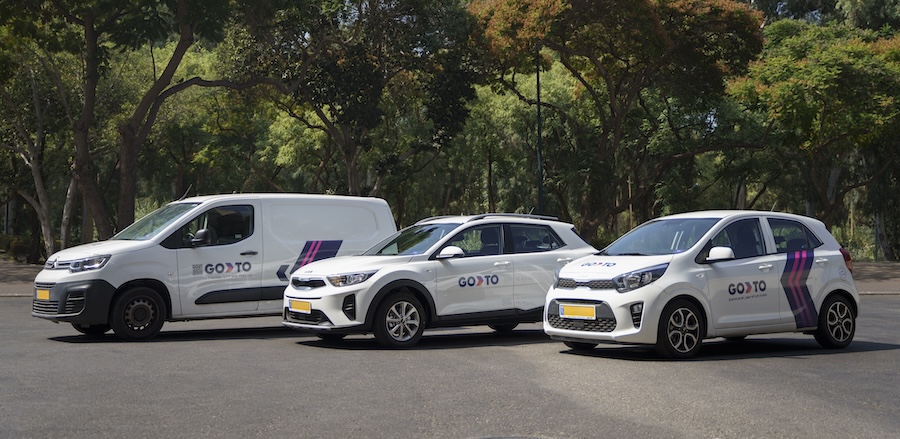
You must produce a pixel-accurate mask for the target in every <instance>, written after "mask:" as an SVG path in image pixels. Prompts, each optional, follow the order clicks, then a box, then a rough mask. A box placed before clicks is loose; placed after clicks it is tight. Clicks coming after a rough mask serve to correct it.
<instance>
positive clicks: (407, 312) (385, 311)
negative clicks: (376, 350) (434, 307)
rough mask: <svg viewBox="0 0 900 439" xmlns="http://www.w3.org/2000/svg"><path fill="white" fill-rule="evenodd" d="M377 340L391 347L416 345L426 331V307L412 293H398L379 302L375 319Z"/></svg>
mask: <svg viewBox="0 0 900 439" xmlns="http://www.w3.org/2000/svg"><path fill="white" fill-rule="evenodd" d="M373 329H374V331H373V332H374V333H375V340H376V341H377V342H378V344H380V345H382V346H384V347H386V348H391V349H402V348H409V347H412V346H414V345H415V344H416V343H418V342H419V339H420V338H422V333H423V332H425V308H423V307H422V303H421V302H419V299H416V297H415V296H413V295H412V294H410V293H406V292H404V293H397V294H392V295H390V296H388V297H386V298H385V299H384V300H382V301H381V303H380V304H378V308H377V310H376V311H375V321H374V328H373Z"/></svg>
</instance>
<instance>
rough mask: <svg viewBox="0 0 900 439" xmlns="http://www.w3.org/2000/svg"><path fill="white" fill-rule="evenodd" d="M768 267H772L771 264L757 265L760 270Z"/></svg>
mask: <svg viewBox="0 0 900 439" xmlns="http://www.w3.org/2000/svg"><path fill="white" fill-rule="evenodd" d="M770 268H772V264H762V265H760V266H759V269H760V270H762V271H766V270H768V269H770Z"/></svg>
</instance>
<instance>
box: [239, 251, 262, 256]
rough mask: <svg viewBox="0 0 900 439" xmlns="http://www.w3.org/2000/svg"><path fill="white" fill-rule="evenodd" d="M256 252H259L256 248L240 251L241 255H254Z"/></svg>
mask: <svg viewBox="0 0 900 439" xmlns="http://www.w3.org/2000/svg"><path fill="white" fill-rule="evenodd" d="M257 254H259V252H258V251H256V250H247V251H245V252H241V256H256V255H257Z"/></svg>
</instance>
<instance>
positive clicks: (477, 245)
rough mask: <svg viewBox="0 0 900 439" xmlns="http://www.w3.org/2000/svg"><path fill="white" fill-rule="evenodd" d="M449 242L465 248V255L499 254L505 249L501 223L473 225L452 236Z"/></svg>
mask: <svg viewBox="0 0 900 439" xmlns="http://www.w3.org/2000/svg"><path fill="white" fill-rule="evenodd" d="M448 244H449V245H455V246H457V247H459V248H461V249H463V251H464V252H465V257H469V256H489V255H499V254H500V253H502V249H503V245H502V240H501V233H500V225H499V224H491V225H487V226H478V227H472V228H471V229H468V230H465V231H463V232H462V233H459V234H458V235H456V236H454V237H453V238H451V239H450V241H449V242H448Z"/></svg>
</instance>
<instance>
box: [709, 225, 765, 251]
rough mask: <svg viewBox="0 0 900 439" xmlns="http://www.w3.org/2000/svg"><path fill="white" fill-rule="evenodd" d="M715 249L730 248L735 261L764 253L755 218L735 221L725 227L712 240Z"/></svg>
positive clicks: (760, 232) (763, 244)
mask: <svg viewBox="0 0 900 439" xmlns="http://www.w3.org/2000/svg"><path fill="white" fill-rule="evenodd" d="M712 245H713V246H715V247H730V248H731V250H732V251H734V257H735V259H741V258H752V257H755V256H762V255H763V254H764V253H765V241H764V240H763V235H762V231H761V230H760V228H759V220H758V219H756V218H748V219H742V220H739V221H735V222H733V223H731V224H729V225H728V226H727V227H725V230H722V231H721V232H719V234H718V235H716V236H715V237H714V238H713V239H712Z"/></svg>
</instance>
